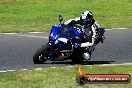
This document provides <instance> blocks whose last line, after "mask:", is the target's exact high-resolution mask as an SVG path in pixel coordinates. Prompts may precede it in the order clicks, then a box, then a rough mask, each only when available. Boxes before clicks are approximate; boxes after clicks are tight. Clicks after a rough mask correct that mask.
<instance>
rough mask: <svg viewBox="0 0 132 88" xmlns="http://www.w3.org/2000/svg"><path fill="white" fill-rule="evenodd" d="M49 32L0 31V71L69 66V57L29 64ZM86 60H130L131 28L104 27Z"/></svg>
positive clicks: (95, 61)
mask: <svg viewBox="0 0 132 88" xmlns="http://www.w3.org/2000/svg"><path fill="white" fill-rule="evenodd" d="M48 34H49V33H19V34H0V71H1V70H19V69H35V68H49V67H61V66H71V65H73V64H71V62H70V61H57V62H50V61H48V62H46V63H44V64H38V65H35V64H33V61H32V57H33V54H34V53H35V52H36V50H37V49H38V48H39V47H41V46H42V45H44V44H46V43H47V42H48V38H47V36H48ZM105 37H106V39H105V41H104V43H103V44H102V43H100V44H99V45H98V46H97V47H96V49H95V51H94V52H93V54H92V58H91V60H90V61H88V62H85V63H84V65H95V64H99V65H100V64H122V63H132V30H131V29H124V30H121V29H116V30H114V29H112V30H106V32H105Z"/></svg>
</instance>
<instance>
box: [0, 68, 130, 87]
mask: <svg viewBox="0 0 132 88" xmlns="http://www.w3.org/2000/svg"><path fill="white" fill-rule="evenodd" d="M83 68H84V69H85V71H86V73H87V74H130V75H131V76H132V66H92V68H90V66H83ZM77 74H78V66H76V67H72V68H68V67H59V68H50V69H47V70H40V71H36V70H33V71H16V72H7V73H0V88H131V86H132V82H130V83H129V84H85V85H83V86H79V85H78V84H77V83H76V79H75V78H76V75H77Z"/></svg>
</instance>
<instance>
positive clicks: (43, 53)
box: [33, 43, 49, 64]
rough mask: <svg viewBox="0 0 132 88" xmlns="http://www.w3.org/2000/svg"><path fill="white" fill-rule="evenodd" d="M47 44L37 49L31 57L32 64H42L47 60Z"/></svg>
mask: <svg viewBox="0 0 132 88" xmlns="http://www.w3.org/2000/svg"><path fill="white" fill-rule="evenodd" d="M48 51H49V44H48V43H47V44H46V45H43V46H42V47H41V48H39V49H38V50H37V51H36V53H35V54H34V56H33V62H34V64H43V63H44V62H45V61H47V59H48V56H47V55H48Z"/></svg>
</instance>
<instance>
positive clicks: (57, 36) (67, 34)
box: [49, 24, 82, 49]
mask: <svg viewBox="0 0 132 88" xmlns="http://www.w3.org/2000/svg"><path fill="white" fill-rule="evenodd" d="M76 36H79V37H80V38H81V37H82V32H81V31H80V28H79V27H71V26H68V25H64V24H59V25H58V26H52V30H51V33H50V39H49V40H50V41H49V43H50V45H51V46H52V45H53V46H54V45H55V46H57V47H58V48H60V49H65V48H66V47H65V46H66V44H67V43H68V40H69V39H72V38H74V37H76ZM60 42H61V45H60V44H59V43H60ZM67 46H69V45H67Z"/></svg>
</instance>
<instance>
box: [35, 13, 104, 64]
mask: <svg viewBox="0 0 132 88" xmlns="http://www.w3.org/2000/svg"><path fill="white" fill-rule="evenodd" d="M62 20H63V17H62V16H61V15H59V21H60V24H59V25H57V26H52V29H51V31H50V34H49V41H48V43H47V44H45V45H43V46H42V47H40V48H39V49H38V50H37V51H36V53H35V54H34V56H33V62H34V64H43V63H44V62H46V61H47V60H50V61H55V60H72V62H73V63H82V62H83V61H84V60H87V58H85V57H84V55H83V54H84V53H85V52H87V53H88V54H89V55H90V56H91V53H92V51H91V48H90V47H87V48H82V47H80V44H81V43H83V42H85V41H86V39H85V38H84V33H83V32H82V31H81V29H82V28H81V26H78V25H74V26H69V25H65V24H63V23H61V21H62ZM103 34H104V30H102V29H98V30H97V38H96V40H95V45H97V44H98V43H99V42H103ZM89 37H91V32H90V31H89Z"/></svg>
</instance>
